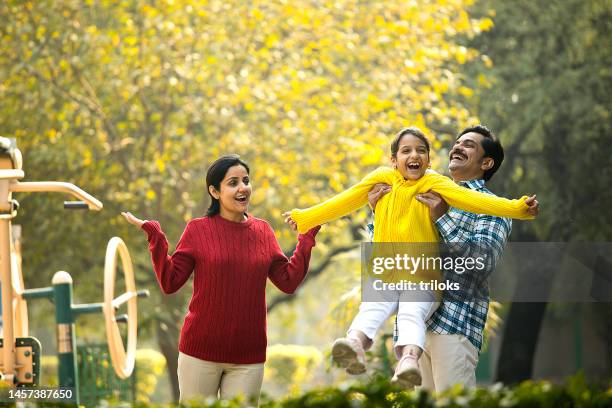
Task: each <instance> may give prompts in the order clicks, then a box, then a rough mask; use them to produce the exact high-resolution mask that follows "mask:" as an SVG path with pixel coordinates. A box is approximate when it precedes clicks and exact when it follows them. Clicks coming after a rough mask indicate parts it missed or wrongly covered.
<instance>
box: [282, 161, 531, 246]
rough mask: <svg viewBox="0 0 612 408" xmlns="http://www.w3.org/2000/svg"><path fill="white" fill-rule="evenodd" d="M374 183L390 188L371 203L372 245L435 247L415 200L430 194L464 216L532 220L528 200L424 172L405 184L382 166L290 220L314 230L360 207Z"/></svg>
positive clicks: (429, 225)
mask: <svg viewBox="0 0 612 408" xmlns="http://www.w3.org/2000/svg"><path fill="white" fill-rule="evenodd" d="M376 183H386V184H389V185H391V186H392V188H391V192H390V193H388V194H385V195H384V196H382V197H381V199H380V200H378V203H377V204H376V212H375V214H374V224H375V225H376V228H375V229H374V242H438V241H439V236H438V232H437V230H436V227H435V226H434V224H433V223H432V222H431V220H430V218H429V208H428V207H427V206H426V205H424V204H423V203H420V202H419V201H417V200H416V199H415V198H414V197H415V195H417V194H419V193H425V192H427V191H429V190H431V191H435V192H436V193H438V194H440V195H441V196H442V198H444V200H446V202H447V203H448V204H449V205H450V206H452V207H455V208H459V209H462V210H464V211H468V212H473V213H477V214H487V215H494V216H498V217H508V218H518V219H521V220H526V219H532V218H534V217H533V216H531V215H529V214H528V213H527V209H528V208H529V206H528V205H527V204H525V200H526V199H527V196H523V197H521V198H520V199H518V200H508V199H506V198H501V197H496V196H493V195H490V194H485V193H481V192H478V191H474V190H470V189H468V188H465V187H461V186H459V185H457V184H455V183H454V182H453V181H452V180H451V179H449V178H448V177H445V176H443V175H441V174H438V173H436V172H433V171H428V172H427V173H426V174H425V175H424V176H423V177H421V178H420V179H418V180H405V179H404V178H403V177H402V175H401V173H400V172H399V171H398V170H393V169H391V168H389V167H381V168H379V169H377V170H374V171H373V172H371V173H370V174H368V175H367V176H366V177H365V178H364V179H363V180H362V181H361V182H359V183H358V184H356V185H354V186H353V187H351V188H349V189H348V190H346V191H343V192H342V193H340V194H338V195H336V196H334V197H332V198H330V199H329V200H327V201H324V202H323V203H321V204H318V205H315V206H313V207H310V208H307V209H305V210H293V211H292V212H291V217H292V218H293V219H294V220H295V222H296V223H297V225H298V231H299V232H304V231H308V230H309V229H310V228H312V227H313V226H315V225H321V224H325V223H326V222H330V221H333V220H335V219H338V218H340V217H342V216H345V215H348V214H350V213H352V212H353V211H355V210H357V209H359V208H361V207H363V206H365V205H366V204H367V203H368V192H369V191H370V189H371V188H372V187H373V186H374V185H375V184H376Z"/></svg>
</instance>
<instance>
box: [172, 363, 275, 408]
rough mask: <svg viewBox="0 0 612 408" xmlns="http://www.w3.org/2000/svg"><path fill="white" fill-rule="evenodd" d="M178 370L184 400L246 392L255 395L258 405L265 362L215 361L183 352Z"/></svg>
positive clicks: (229, 397) (231, 395)
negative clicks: (201, 358) (232, 362)
mask: <svg viewBox="0 0 612 408" xmlns="http://www.w3.org/2000/svg"><path fill="white" fill-rule="evenodd" d="M177 371H178V382H179V391H180V397H179V400H180V402H185V401H189V400H191V399H194V398H203V397H204V398H205V397H215V398H217V397H219V396H220V397H221V399H232V398H234V397H237V396H238V395H243V396H245V397H246V398H247V399H249V398H251V399H253V400H254V403H255V405H257V403H258V399H259V392H260V390H261V384H262V382H263V374H264V363H259V364H229V363H215V362H212V361H206V360H200V359H199V358H196V357H192V356H189V355H187V354H184V353H180V352H179V358H178V370H177Z"/></svg>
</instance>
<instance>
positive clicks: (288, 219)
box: [283, 211, 297, 231]
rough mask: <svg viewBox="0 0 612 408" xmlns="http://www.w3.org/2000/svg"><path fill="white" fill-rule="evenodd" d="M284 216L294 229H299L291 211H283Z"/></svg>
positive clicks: (286, 222)
mask: <svg viewBox="0 0 612 408" xmlns="http://www.w3.org/2000/svg"><path fill="white" fill-rule="evenodd" d="M283 217H285V224H289V226H290V227H291V229H292V230H294V231H297V222H295V221H294V220H293V218H291V211H287V212H286V213H283Z"/></svg>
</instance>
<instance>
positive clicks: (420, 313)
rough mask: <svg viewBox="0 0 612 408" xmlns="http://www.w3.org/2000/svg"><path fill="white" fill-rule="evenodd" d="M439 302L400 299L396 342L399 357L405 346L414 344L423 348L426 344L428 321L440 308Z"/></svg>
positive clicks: (396, 352) (396, 351)
mask: <svg viewBox="0 0 612 408" xmlns="http://www.w3.org/2000/svg"><path fill="white" fill-rule="evenodd" d="M438 306H439V303H438V302H410V301H402V300H400V303H399V307H398V312H397V332H398V337H397V341H396V342H395V354H396V356H397V358H400V357H401V356H402V354H403V353H402V349H403V348H404V346H407V345H413V346H417V347H419V348H420V349H421V350H422V349H423V348H424V346H425V333H426V331H427V326H426V322H427V320H428V319H429V318H430V317H431V315H432V314H433V312H435V311H436V309H437V308H438Z"/></svg>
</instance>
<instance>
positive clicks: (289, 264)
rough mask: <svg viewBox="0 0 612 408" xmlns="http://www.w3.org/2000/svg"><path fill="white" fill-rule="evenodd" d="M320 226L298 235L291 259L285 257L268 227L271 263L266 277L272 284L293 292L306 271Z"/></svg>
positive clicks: (286, 291) (284, 290) (287, 291)
mask: <svg viewBox="0 0 612 408" xmlns="http://www.w3.org/2000/svg"><path fill="white" fill-rule="evenodd" d="M320 228H321V227H320V226H317V227H314V228H313V229H311V230H310V231H308V232H307V233H306V234H300V235H299V236H298V243H297V246H296V247H295V251H293V255H292V256H291V259H287V257H286V256H285V254H283V251H282V250H281V248H280V246H279V245H278V241H277V240H276V236H275V235H274V231H272V228H270V235H271V236H270V237H269V239H270V242H271V248H272V264H271V265H270V270H269V272H268V277H269V278H270V280H271V281H272V283H274V285H275V286H276V287H277V288H279V289H280V290H282V291H283V292H285V293H289V294H291V293H293V292H295V290H296V289H297V287H298V286H299V285H300V283H302V281H303V280H304V278H305V277H306V273H307V272H308V265H309V264H310V254H311V253H312V248H313V247H314V246H315V236H316V235H317V232H319V229H320Z"/></svg>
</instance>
